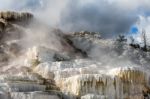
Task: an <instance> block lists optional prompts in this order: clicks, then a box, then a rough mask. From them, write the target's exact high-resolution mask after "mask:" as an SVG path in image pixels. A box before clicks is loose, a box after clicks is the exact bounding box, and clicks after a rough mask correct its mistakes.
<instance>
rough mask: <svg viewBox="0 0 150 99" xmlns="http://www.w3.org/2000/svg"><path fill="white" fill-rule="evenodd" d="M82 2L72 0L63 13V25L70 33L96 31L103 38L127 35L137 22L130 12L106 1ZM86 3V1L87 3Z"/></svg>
mask: <svg viewBox="0 0 150 99" xmlns="http://www.w3.org/2000/svg"><path fill="white" fill-rule="evenodd" d="M80 1H81V0H71V1H70V2H69V3H68V5H67V6H66V9H65V10H64V11H63V12H62V14H61V15H62V17H61V20H62V21H61V23H62V24H61V25H62V28H63V29H64V30H68V31H82V30H87V31H96V32H101V33H102V35H103V36H112V35H114V34H118V33H126V32H128V31H129V29H130V27H131V26H132V25H133V24H134V23H135V22H136V21H137V17H136V15H135V14H134V13H133V12H132V13H131V12H130V11H127V10H123V9H121V8H119V7H116V5H115V4H114V3H109V2H107V1H106V0H105V1H104V0H95V1H93V2H91V3H85V4H84V2H83V4H81V2H80ZM85 2H86V1H85Z"/></svg>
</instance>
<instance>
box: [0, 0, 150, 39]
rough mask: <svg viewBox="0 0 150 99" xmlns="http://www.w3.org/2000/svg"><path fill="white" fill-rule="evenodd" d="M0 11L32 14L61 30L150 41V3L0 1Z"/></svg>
mask: <svg viewBox="0 0 150 99" xmlns="http://www.w3.org/2000/svg"><path fill="white" fill-rule="evenodd" d="M0 2H1V3H0V10H19V11H31V12H33V13H34V14H35V15H36V17H38V18H40V19H42V20H43V21H44V22H47V23H48V24H49V25H51V26H57V27H59V28H61V29H62V30H64V31H82V30H88V31H96V32H101V33H102V35H103V36H105V37H112V36H115V35H118V34H119V33H121V34H122V33H126V34H135V35H139V33H141V30H142V28H144V29H145V30H146V32H147V36H148V38H150V0H0Z"/></svg>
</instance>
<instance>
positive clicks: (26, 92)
mask: <svg viewBox="0 0 150 99" xmlns="http://www.w3.org/2000/svg"><path fill="white" fill-rule="evenodd" d="M149 64H150V52H149V50H143V47H141V46H140V45H138V44H135V43H131V44H130V43H128V42H127V39H126V38H125V37H123V36H119V38H117V39H116V40H115V39H104V38H103V37H102V36H101V33H96V32H88V31H81V32H72V33H65V32H63V31H61V30H59V29H55V28H52V27H49V26H47V25H45V24H43V23H40V21H38V20H37V19H36V18H35V17H34V15H32V14H31V13H28V12H21V13H20V12H11V11H7V12H0V99H146V98H147V99H148V98H149V94H150V82H149V81H150V76H149V75H150V67H149Z"/></svg>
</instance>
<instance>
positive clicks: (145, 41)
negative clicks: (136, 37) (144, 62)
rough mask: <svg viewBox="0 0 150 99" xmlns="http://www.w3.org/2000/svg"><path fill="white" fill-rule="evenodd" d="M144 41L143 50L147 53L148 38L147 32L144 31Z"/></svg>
mask: <svg viewBox="0 0 150 99" xmlns="http://www.w3.org/2000/svg"><path fill="white" fill-rule="evenodd" d="M142 39H143V43H144V47H143V50H145V51H147V38H146V31H145V30H144V29H143V30H142Z"/></svg>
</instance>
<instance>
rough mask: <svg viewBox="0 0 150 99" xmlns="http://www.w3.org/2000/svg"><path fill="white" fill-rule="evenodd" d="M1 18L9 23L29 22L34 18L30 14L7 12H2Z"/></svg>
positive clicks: (0, 13)
mask: <svg viewBox="0 0 150 99" xmlns="http://www.w3.org/2000/svg"><path fill="white" fill-rule="evenodd" d="M0 18H1V19H4V20H6V21H8V22H16V21H24V22H25V21H28V20H30V19H32V18H33V15H32V14H31V13H28V12H22V13H18V12H11V11H6V12H0Z"/></svg>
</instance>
